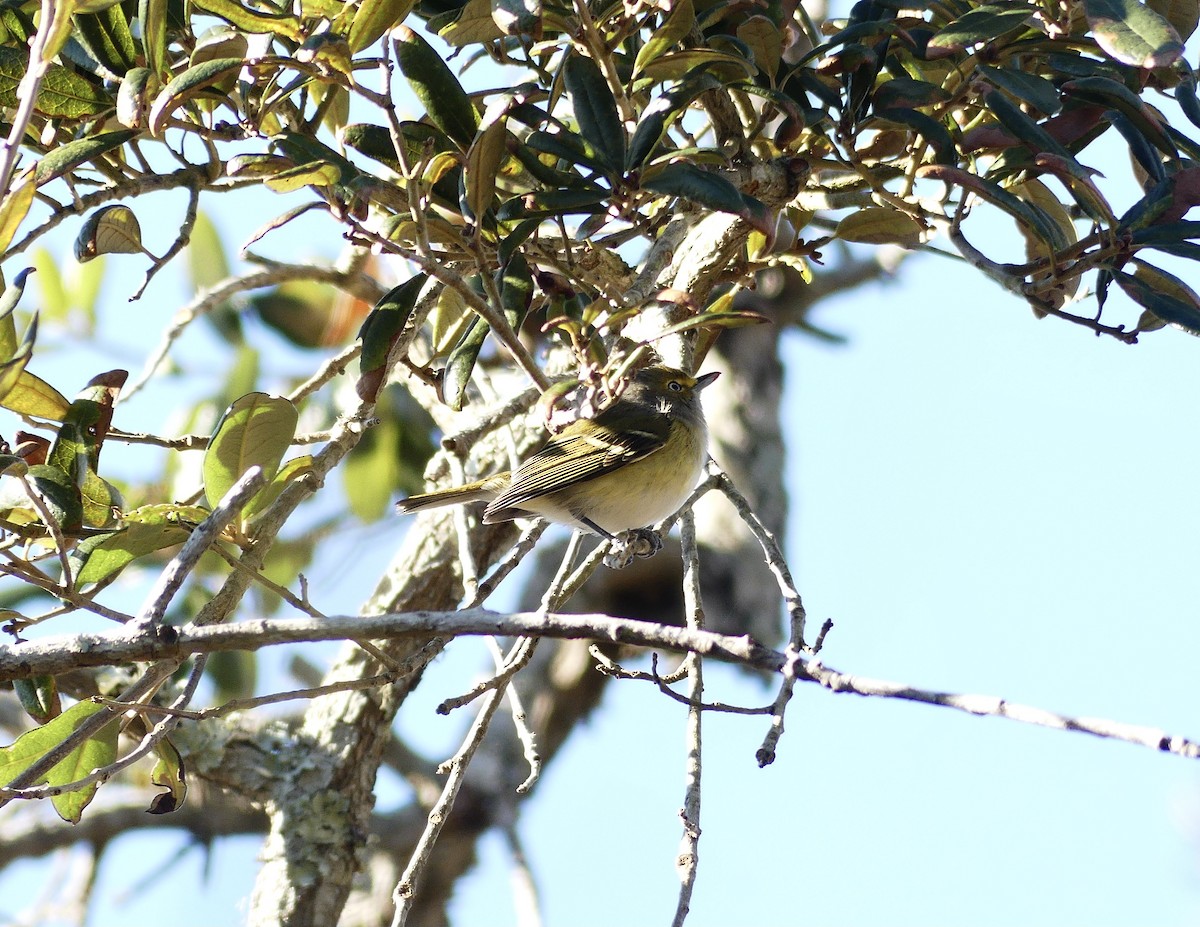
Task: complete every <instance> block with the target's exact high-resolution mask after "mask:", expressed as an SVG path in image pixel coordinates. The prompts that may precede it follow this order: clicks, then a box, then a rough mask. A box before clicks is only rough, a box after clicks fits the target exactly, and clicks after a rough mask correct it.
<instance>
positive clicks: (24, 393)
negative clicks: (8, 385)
mask: <svg viewBox="0 0 1200 927" xmlns="http://www.w3.org/2000/svg"><path fill="white" fill-rule="evenodd" d="M0 406H3V407H4V408H5V409H9V410H11V411H13V412H16V413H17V414H18V415H27V416H29V417H31V418H45V419H50V420H51V421H56V422H61V421H62V420H63V419H64V418H66V416H67V410H68V409H70V407H71V403H70V402H69V401H68V400H67V397H66V396H64V395H63V394H62V393H60V392H59V391H58V390H56V389H55V388H54V387H53V386H51V385H50V384H49V383H47V382H46V381H45V380H43V379H42V378H41V377H37V376H34V375H33V374H32V373H30V372H29V371H28V370H26V371H24V372H23V373H22V374H21V376H20V377H19V378H18V379H17V382H16V385H15V386H13V388H12V389H10V390H9V391H8V393H7V395H5V397H4V399H3V400H0Z"/></svg>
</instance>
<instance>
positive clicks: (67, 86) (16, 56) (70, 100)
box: [0, 45, 113, 119]
mask: <svg viewBox="0 0 1200 927" xmlns="http://www.w3.org/2000/svg"><path fill="white" fill-rule="evenodd" d="M28 64H29V57H28V55H27V54H26V53H25V52H23V51H18V50H17V49H15V48H12V47H10V46H7V45H0V106H16V105H17V104H18V100H17V87H18V86H19V84H20V82H21V78H22V77H23V76H24V74H25V71H26V69H27V67H28ZM112 104H113V100H112V98H111V97H110V96H109V95H108V94H107V93H106V92H105V91H104V88H103V87H101V86H99V85H98V84H94V83H92V82H91V81H90V80H88V79H87V78H85V77H82V76H81V75H79V74H76V73H75V72H74V71H70V70H68V69H67V68H65V67H63V66H62V65H57V64H55V65H51V66H50V68H49V69H47V71H46V76H45V77H44V78H43V79H42V85H41V87H39V88H38V95H37V99H36V100H35V102H34V109H35V110H36V111H37V112H39V113H41V114H42V115H43V116H49V117H51V118H53V119H84V118H87V117H88V116H95V115H98V114H99V113H102V112H104V111H105V110H106V109H109V108H111V107H112Z"/></svg>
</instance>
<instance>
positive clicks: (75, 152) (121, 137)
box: [33, 129, 139, 186]
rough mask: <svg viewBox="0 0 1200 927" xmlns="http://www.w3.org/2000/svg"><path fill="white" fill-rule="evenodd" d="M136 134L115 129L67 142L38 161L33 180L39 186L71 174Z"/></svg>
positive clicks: (130, 130)
mask: <svg viewBox="0 0 1200 927" xmlns="http://www.w3.org/2000/svg"><path fill="white" fill-rule="evenodd" d="M138 134H139V133H138V132H137V131H136V130H134V129H117V130H116V131H114V132H104V133H102V134H100V135H93V136H89V137H88V138H81V139H78V140H77V141H74V142H67V144H65V145H62V146H61V147H58V148H55V149H54V150H53V151H51V152H49V153H48V154H47V155H46V156H45V157H44V158H42V159H41V160H40V161H38V163H37V166H36V167H35V168H34V175H33V176H34V180H35V181H36V182H37V183H38V185H39V186H40V185H42V184H44V183H46V182H48V181H51V180H53V179H54V178H56V177H62V176H64V175H66V174H72V173H74V172H75V170H76V169H77V168H79V167H80V166H81V165H83V164H86V163H88V162H89V161H94V160H96V159H97V158H99V157H100V156H101V155H104V154H106V153H108V152H110V151H113V150H115V149H118V148H121V147H122V146H123V145H124V144H125V143H126V142H128V141H130V140H131V139H133V138H135V137H137V135H138Z"/></svg>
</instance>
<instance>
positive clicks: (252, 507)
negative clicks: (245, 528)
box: [242, 454, 313, 521]
mask: <svg viewBox="0 0 1200 927" xmlns="http://www.w3.org/2000/svg"><path fill="white" fill-rule="evenodd" d="M312 468H313V459H312V456H311V455H309V454H301V455H300V456H299V457H293V458H292V459H291V460H289V461H288V462H287V463H285V464H284V465H283V466H282V467H280V468H279V472H278V473H276V474H275V475H274V476H273V477H272V478H271V482H270V483H268V484H267V485H266V486H265V487H264V488H263V491H262V492H260V493H259V494H258V495H257V496H255V497H254V498H253V499H251V500H250V501H249V502H248V503H247V504H246V507H245V509H243V510H242V512H243V520H244V521H249V520H250V519H251V518H252V517H253V516H254V515H256V514H258V513H259V512H261V511H263V510H264V509H265V508H267V506H269V505H270V504H271V503H272V502H274V501H275V500H276V499H278V498H279V494H280V493H281V492H283V491H284V490H285V489H286V488H287V487H288V484H289V483H294V482H295V481H296V480H298V479H301V478H303V477H304V476H306V475H307V474H309V473H311V472H312Z"/></svg>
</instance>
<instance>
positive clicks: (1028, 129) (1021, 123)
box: [983, 90, 1075, 161]
mask: <svg viewBox="0 0 1200 927" xmlns="http://www.w3.org/2000/svg"><path fill="white" fill-rule="evenodd" d="M983 102H984V105H986V106H987V108H988V109H990V110H991V111H992V112H993V113H994V114H995V116H996V118H997V119H999V120H1000V123H1001V125H1003V126H1004V128H1006V129H1008V131H1009V132H1011V133H1012V134H1013V135H1014V136H1016V138H1017V139H1018V140H1020V141H1021V142H1023V143H1024V144H1025V146H1026V147H1027V148H1028V149H1029V150H1030V151H1032V152H1033V153H1034V154H1040V153H1042V152H1049V153H1051V154H1055V155H1058V156H1059V157H1060V158H1062V159H1064V160H1066V161H1074V160H1075V158H1074V156H1073V155H1072V154H1071V153H1070V152H1069V151H1067V149H1066V148H1064V147H1063V146H1062V145H1061V144H1059V142H1058V140H1057V139H1055V138H1054V136H1052V135H1051V134H1050V133H1049V132H1047V131H1046V130H1045V129H1044V128H1042V126H1040V125H1038V123H1037V122H1035V121H1034V120H1033V119H1032V118H1030V117H1029V115H1028V114H1026V113H1025V112H1024V111H1023V110H1022V109H1021V108H1020V107H1019V106H1017V105H1016V104H1015V103H1013V102H1012V101H1011V100H1009V98H1008V97H1006V96H1005V95H1004V94H1003V93H1000V92H999V91H997V90H992V91H989V92H988V93H986V94H985V95H984V97H983Z"/></svg>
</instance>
